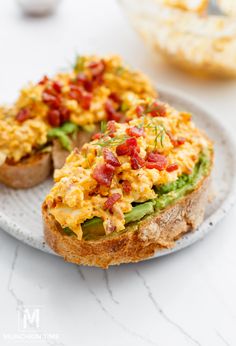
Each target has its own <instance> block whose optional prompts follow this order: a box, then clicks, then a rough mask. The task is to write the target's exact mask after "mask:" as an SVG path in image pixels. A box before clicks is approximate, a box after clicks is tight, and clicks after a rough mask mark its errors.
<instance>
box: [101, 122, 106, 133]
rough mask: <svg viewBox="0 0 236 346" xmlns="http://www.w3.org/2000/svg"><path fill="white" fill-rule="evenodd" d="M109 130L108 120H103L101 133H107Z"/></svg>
mask: <svg viewBox="0 0 236 346" xmlns="http://www.w3.org/2000/svg"><path fill="white" fill-rule="evenodd" d="M106 131H107V122H106V121H105V120H103V121H102V122H101V133H105V132H106Z"/></svg>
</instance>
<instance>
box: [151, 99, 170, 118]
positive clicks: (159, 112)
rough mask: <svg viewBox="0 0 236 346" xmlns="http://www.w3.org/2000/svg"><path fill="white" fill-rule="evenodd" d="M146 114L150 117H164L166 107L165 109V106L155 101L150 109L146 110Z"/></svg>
mask: <svg viewBox="0 0 236 346" xmlns="http://www.w3.org/2000/svg"><path fill="white" fill-rule="evenodd" d="M146 113H149V114H150V115H151V116H152V117H165V116H166V107H165V105H163V104H160V103H158V102H157V101H155V102H153V104H152V105H151V106H150V108H149V109H147V110H146Z"/></svg>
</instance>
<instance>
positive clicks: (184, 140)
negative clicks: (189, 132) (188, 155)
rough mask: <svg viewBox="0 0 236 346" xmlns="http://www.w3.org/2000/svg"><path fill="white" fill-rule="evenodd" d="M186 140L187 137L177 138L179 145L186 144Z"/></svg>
mask: <svg viewBox="0 0 236 346" xmlns="http://www.w3.org/2000/svg"><path fill="white" fill-rule="evenodd" d="M185 142H186V138H184V137H178V138H177V139H176V143H177V146H180V145H182V144H184V143H185Z"/></svg>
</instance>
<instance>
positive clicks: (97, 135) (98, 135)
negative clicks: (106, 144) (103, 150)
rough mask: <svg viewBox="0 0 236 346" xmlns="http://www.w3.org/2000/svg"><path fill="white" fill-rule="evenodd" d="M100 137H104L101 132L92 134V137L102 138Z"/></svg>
mask: <svg viewBox="0 0 236 346" xmlns="http://www.w3.org/2000/svg"><path fill="white" fill-rule="evenodd" d="M100 138H102V133H101V132H98V133H95V134H94V135H93V136H92V139H100Z"/></svg>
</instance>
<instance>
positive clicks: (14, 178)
mask: <svg viewBox="0 0 236 346" xmlns="http://www.w3.org/2000/svg"><path fill="white" fill-rule="evenodd" d="M51 170H52V162H51V153H37V154H34V155H31V156H30V157H29V158H26V159H23V160H21V161H20V162H18V163H15V164H10V163H6V162H5V163H4V164H3V165H1V166H0V182H1V183H3V184H5V185H7V186H9V187H11V188H14V189H28V188H30V187H33V186H35V185H38V184H40V183H42V182H43V181H44V180H45V179H46V178H47V177H48V176H49V174H50V173H51Z"/></svg>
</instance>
